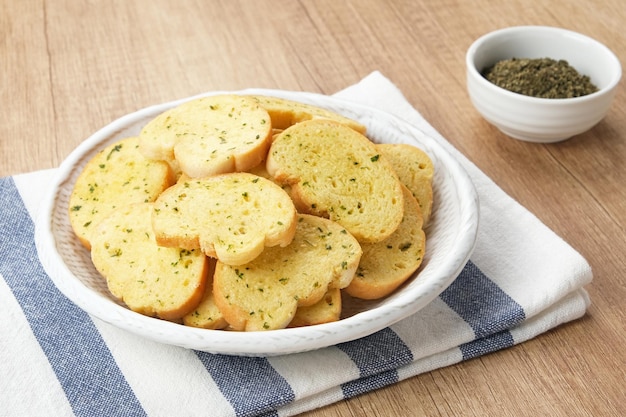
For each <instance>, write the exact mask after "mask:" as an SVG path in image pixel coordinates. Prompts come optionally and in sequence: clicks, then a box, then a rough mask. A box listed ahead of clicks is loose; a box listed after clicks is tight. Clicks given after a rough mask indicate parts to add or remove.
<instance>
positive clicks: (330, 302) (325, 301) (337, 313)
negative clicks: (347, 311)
mask: <svg viewBox="0 0 626 417" xmlns="http://www.w3.org/2000/svg"><path fill="white" fill-rule="evenodd" d="M340 318H341V290H340V289H339V288H331V289H329V290H328V292H327V293H326V295H324V297H322V299H321V300H319V301H318V302H317V303H315V304H313V305H312V306H308V307H298V309H297V310H296V315H295V316H294V317H293V319H292V320H291V322H290V323H289V325H288V326H287V327H303V326H313V325H315V324H324V323H331V322H333V321H337V320H339V319H340Z"/></svg>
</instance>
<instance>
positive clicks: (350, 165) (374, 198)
mask: <svg viewBox="0 0 626 417" xmlns="http://www.w3.org/2000/svg"><path fill="white" fill-rule="evenodd" d="M266 167H267V171H268V172H269V174H270V175H272V177H274V179H275V180H276V181H277V182H278V183H280V184H286V185H290V186H291V191H290V192H291V196H292V198H293V200H294V203H295V205H296V207H297V209H298V211H300V212H302V213H308V214H314V215H317V216H321V217H327V218H330V219H331V220H333V221H336V222H337V223H339V224H341V225H342V226H344V227H345V228H346V229H348V231H349V232H350V233H352V234H353V235H354V236H355V237H356V238H357V239H358V240H359V241H360V242H378V241H381V240H384V239H386V238H387V237H389V236H390V235H391V234H392V233H393V232H394V231H395V230H396V228H397V227H398V225H399V224H400V222H401V221H402V212H403V207H404V206H403V203H402V198H403V197H402V188H401V184H400V181H399V179H398V177H397V174H396V173H395V171H394V170H393V167H392V166H391V165H390V164H389V162H387V160H386V159H385V158H384V157H382V156H381V155H380V152H379V151H378V149H377V148H376V146H375V145H374V143H372V142H370V140H369V139H367V138H366V137H365V136H363V135H362V134H360V133H358V132H356V131H355V130H353V129H351V128H349V127H347V126H345V125H343V124H340V123H337V122H334V121H330V120H310V121H306V122H301V123H298V124H296V125H293V126H292V127H290V128H288V129H286V130H284V131H283V132H282V133H281V134H280V135H279V136H278V137H277V138H276V140H275V141H274V142H273V143H272V146H271V148H270V151H269V153H268V156H267V162H266Z"/></svg>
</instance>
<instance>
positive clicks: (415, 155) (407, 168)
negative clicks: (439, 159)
mask: <svg viewBox="0 0 626 417" xmlns="http://www.w3.org/2000/svg"><path fill="white" fill-rule="evenodd" d="M376 147H377V148H378V149H379V150H380V151H381V153H382V154H383V155H384V156H385V158H387V160H388V161H389V162H390V163H391V165H392V166H393V168H394V169H395V171H396V173H397V174H398V178H399V179H400V182H401V183H402V184H404V185H405V186H406V187H407V188H408V189H409V190H410V191H411V193H412V194H413V196H414V197H415V198H416V199H417V202H418V203H419V205H420V209H421V210H422V217H423V218H424V227H426V226H427V225H428V222H429V221H430V214H431V212H432V206H433V186H432V183H433V175H434V173H435V168H434V166H433V162H432V160H431V159H430V157H429V156H428V154H427V153H426V152H424V151H423V150H422V149H420V148H418V147H415V146H412V145H409V144H404V143H382V144H377V145H376Z"/></svg>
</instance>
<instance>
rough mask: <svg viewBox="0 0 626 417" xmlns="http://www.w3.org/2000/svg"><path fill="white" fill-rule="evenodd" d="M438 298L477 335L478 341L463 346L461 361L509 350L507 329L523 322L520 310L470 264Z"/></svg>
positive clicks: (521, 309) (507, 296) (509, 339)
mask: <svg viewBox="0 0 626 417" xmlns="http://www.w3.org/2000/svg"><path fill="white" fill-rule="evenodd" d="M440 297H441V299H442V300H443V301H444V302H445V303H446V304H447V305H448V306H449V307H450V308H451V309H452V310H454V311H455V312H456V313H457V314H458V315H459V316H460V317H461V318H462V319H463V320H465V321H466V322H467V323H468V324H469V325H470V327H471V328H472V330H474V334H475V335H476V339H477V340H475V341H473V342H469V343H467V344H466V345H464V346H465V347H464V348H463V349H462V351H463V354H464V359H469V358H470V357H475V356H478V355H479V354H481V353H480V352H483V353H488V352H493V351H495V350H498V349H502V348H505V347H509V346H512V345H513V338H512V337H511V335H510V334H509V332H508V329H510V328H512V327H514V326H516V325H517V324H519V323H520V322H522V321H523V320H524V319H525V318H526V314H525V313H524V309H523V308H522V306H520V305H519V304H518V303H517V302H516V301H515V300H513V299H512V298H511V297H509V295H508V294H506V293H505V292H504V291H503V290H502V289H501V288H500V287H498V285H496V284H495V283H494V282H493V281H491V280H490V279H489V278H488V277H487V276H486V275H485V274H484V273H483V272H482V271H481V270H480V269H479V268H478V267H477V266H476V265H475V264H474V263H473V262H471V261H469V262H468V263H467V265H465V268H463V271H462V272H461V274H460V275H459V276H458V277H457V278H456V280H454V282H453V283H452V284H451V285H450V286H449V287H448V288H446V290H445V291H443V292H442V293H441V295H440ZM480 339H484V340H480ZM466 354H467V355H468V357H467V358H466V357H465V355H466Z"/></svg>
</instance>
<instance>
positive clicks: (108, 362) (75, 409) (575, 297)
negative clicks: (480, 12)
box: [0, 72, 592, 417]
mask: <svg viewBox="0 0 626 417" xmlns="http://www.w3.org/2000/svg"><path fill="white" fill-rule="evenodd" d="M337 95H338V96H340V97H342V98H344V99H350V100H355V101H358V102H360V103H365V104H369V105H372V106H374V107H378V108H381V109H383V110H386V111H388V112H390V113H394V114H396V115H397V116H399V117H401V118H403V119H405V120H407V121H408V122H410V123H411V124H413V125H415V126H417V127H418V128H420V129H422V130H423V131H425V132H426V133H427V134H429V135H430V136H432V137H434V138H435V139H436V140H437V141H438V142H439V143H440V144H441V145H442V146H444V147H445V148H446V149H447V150H448V151H449V152H450V153H452V154H453V155H454V156H455V157H456V158H457V159H458V160H459V161H460V162H461V163H462V165H463V166H464V167H465V168H466V170H467V171H468V172H469V174H470V176H471V178H472V180H473V181H474V183H475V185H476V188H477V191H478V194H479V198H480V227H479V233H478V240H477V245H476V249H475V252H474V254H473V255H472V257H471V260H470V261H469V262H468V264H467V265H466V266H465V268H464V269H463V271H462V272H461V274H460V275H459V277H458V278H457V279H456V280H455V281H454V283H453V284H452V285H451V286H450V287H449V288H448V289H446V290H445V291H444V292H443V293H442V294H441V296H439V297H438V298H436V299H435V300H434V301H433V302H432V303H431V304H429V305H428V306H427V307H426V308H424V309H423V310H421V311H420V312H419V313H417V314H415V315H414V316H411V317H408V318H407V319H405V320H402V321H401V322H399V323H397V324H394V325H393V326H391V327H389V328H386V329H384V330H381V331H379V332H377V333H375V334H372V335H371V336H368V337H364V338H362V339H358V340H355V341H351V342H347V343H343V344H341V345H337V346H332V347H328V348H325V349H320V350H317V351H312V352H306V353H299V354H293V355H285V356H277V357H271V358H250V357H232V356H224V355H215V354H209V353H204V352H196V351H192V350H187V349H184V348H179V347H174V346H169V345H163V344H159V343H157V342H152V341H148V340H145V339H142V338H141V337H139V336H135V335H133V334H130V333H128V332H126V331H124V330H121V329H118V328H116V327H114V326H111V325H109V324H107V323H104V322H102V321H100V320H98V319H95V318H93V317H90V316H89V315H88V314H86V313H84V312H83V311H82V310H80V309H79V308H77V307H76V306H75V305H74V304H73V303H71V302H70V301H68V300H67V299H66V298H65V297H64V296H63V295H62V294H60V293H59V291H58V290H57V289H56V287H55V286H54V285H53V284H52V282H51V281H50V279H49V278H48V276H47V275H46V273H45V272H44V270H43V268H42V266H41V264H40V263H39V260H38V258H37V252H36V249H35V243H34V241H33V236H34V226H33V219H34V218H36V215H37V209H38V202H39V198H40V196H41V195H42V194H43V191H44V190H45V189H46V187H47V186H48V184H49V181H50V178H51V176H52V175H53V174H54V171H53V170H51V171H39V172H34V173H30V174H23V175H16V176H13V177H7V178H3V179H0V239H1V240H0V304H1V305H2V311H3V314H2V315H1V316H0V370H1V378H0V415H2V416H52V415H54V416H90V417H91V416H111V417H115V416H174V415H175V416H211V417H219V416H259V415H262V416H289V415H295V414H298V413H301V412H304V411H307V410H311V409H314V408H317V407H321V406H323V405H326V404H330V403H333V402H336V401H341V400H342V399H345V398H350V397H353V396H355V395H359V394H361V393H365V392H368V391H372V390H375V389H377V388H380V387H383V386H386V385H389V384H393V383H395V382H397V381H400V380H403V379H406V378H410V377H412V376H415V375H418V374H420V373H424V372H427V371H430V370H433V369H436V368H440V367H443V366H447V365H451V364H454V363H458V362H460V361H463V360H467V359H471V358H474V357H477V356H480V355H484V354H488V353H489V352H493V351H496V350H498V349H503V348H507V347H509V346H512V345H514V344H517V343H521V342H523V341H525V340H528V339H530V338H533V337H535V336H537V335H539V334H541V333H543V332H545V331H547V330H548V329H551V328H554V327H555V326H558V325H559V324H561V323H565V322H568V321H571V320H574V319H576V318H579V317H581V316H582V315H584V314H585V311H586V309H587V307H588V305H589V298H588V296H587V293H586V291H585V290H584V288H583V287H584V285H586V284H588V283H589V282H590V281H591V278H592V274H591V270H590V268H589V265H588V264H587V262H586V261H585V260H584V259H583V258H582V257H581V255H580V254H578V253H577V252H576V251H575V250H574V249H573V248H572V247H570V246H569V245H568V244H567V243H566V242H564V241H563V240H562V239H561V238H559V237H558V236H557V235H555V234H554V233H553V232H552V231H551V230H549V229H548V228H547V227H546V226H545V225H543V224H542V223H541V222H540V221H539V220H538V219H537V218H536V217H534V216H533V215H532V214H531V213H529V212H528V211H527V210H526V209H524V208H523V207H521V206H520V205H519V204H518V203H516V202H515V201H514V200H512V199H511V198H510V197H509V196H507V195H506V194H505V193H504V192H503V191H502V190H501V189H500V188H498V187H497V186H496V185H495V184H494V183H493V182H492V181H491V180H490V179H489V178H487V177H486V176H485V175H484V174H483V173H482V172H481V171H480V170H479V169H478V168H477V167H476V166H474V165H473V164H472V163H471V162H469V161H468V160H467V159H465V158H464V157H463V156H462V155H461V154H460V153H459V152H458V151H456V150H455V149H454V148H453V147H452V146H451V145H450V144H449V143H447V142H446V141H445V140H444V139H443V138H442V137H441V136H440V135H439V134H438V133H437V132H436V131H435V130H434V129H433V128H432V127H431V126H429V125H428V123H427V122H426V121H425V120H424V119H423V118H422V117H421V116H420V114H419V113H418V112H416V111H415V109H413V108H412V107H411V106H410V104H409V103H408V102H407V101H406V100H405V98H404V97H403V95H402V93H401V92H400V91H399V90H398V89H397V88H396V87H395V86H394V85H393V84H392V83H391V82H390V81H389V80H388V79H386V78H385V77H384V76H383V75H382V74H380V73H379V72H374V73H372V74H370V75H369V76H367V77H366V78H364V79H363V80H362V81H361V82H359V83H358V84H355V85H353V86H351V87H349V88H347V89H345V90H343V91H340V92H339V93H337Z"/></svg>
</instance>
